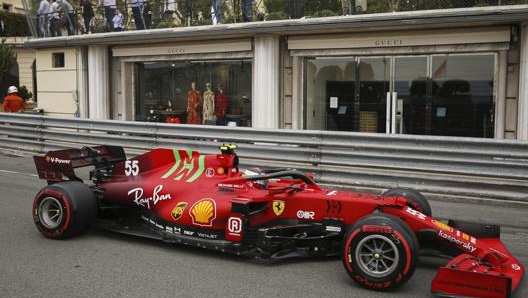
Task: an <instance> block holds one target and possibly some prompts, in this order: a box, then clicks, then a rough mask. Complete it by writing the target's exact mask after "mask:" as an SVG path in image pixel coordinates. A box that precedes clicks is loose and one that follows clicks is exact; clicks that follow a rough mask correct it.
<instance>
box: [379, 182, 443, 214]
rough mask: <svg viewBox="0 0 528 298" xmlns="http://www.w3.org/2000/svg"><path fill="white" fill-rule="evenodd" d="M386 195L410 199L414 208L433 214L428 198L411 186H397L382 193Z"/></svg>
mask: <svg viewBox="0 0 528 298" xmlns="http://www.w3.org/2000/svg"><path fill="white" fill-rule="evenodd" d="M382 195H383V196H386V197H391V196H400V197H404V198H406V199H408V200H409V201H411V202H410V204H409V207H411V208H413V209H414V210H417V211H420V212H422V213H423V214H425V215H427V216H432V215H433V211H432V209H431V205H429V202H427V199H426V198H425V197H424V196H423V195H422V194H421V193H420V192H418V191H416V190H414V189H411V188H404V187H395V188H391V189H389V190H387V191H386V192H384V193H383V194H382Z"/></svg>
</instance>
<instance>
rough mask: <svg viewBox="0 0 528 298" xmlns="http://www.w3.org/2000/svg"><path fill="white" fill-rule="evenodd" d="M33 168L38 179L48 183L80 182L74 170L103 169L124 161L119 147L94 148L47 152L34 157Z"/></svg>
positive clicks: (123, 153)
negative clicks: (93, 167)
mask: <svg viewBox="0 0 528 298" xmlns="http://www.w3.org/2000/svg"><path fill="white" fill-rule="evenodd" d="M33 159H34V161H35V166H36V167H37V172H38V175H39V178H40V179H44V180H47V181H48V182H58V181H62V180H65V178H64V177H66V178H68V179H69V180H79V181H80V180H82V179H80V178H78V177H77V176H76V175H75V171H74V169H75V168H81V167H86V166H92V165H93V166H95V167H96V168H104V167H108V166H112V165H113V164H115V163H117V162H120V161H123V160H126V155H125V151H124V150H123V147H121V146H104V145H103V146H95V147H83V148H81V149H64V150H57V151H49V152H48V153H46V155H44V156H34V157H33Z"/></svg>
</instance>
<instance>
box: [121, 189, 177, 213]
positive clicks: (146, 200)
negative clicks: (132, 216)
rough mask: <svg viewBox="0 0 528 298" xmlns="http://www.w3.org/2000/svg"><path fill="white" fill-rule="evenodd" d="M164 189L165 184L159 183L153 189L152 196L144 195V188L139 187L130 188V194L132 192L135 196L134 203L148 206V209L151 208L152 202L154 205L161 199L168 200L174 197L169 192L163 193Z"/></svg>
mask: <svg viewBox="0 0 528 298" xmlns="http://www.w3.org/2000/svg"><path fill="white" fill-rule="evenodd" d="M162 189H163V185H158V186H156V187H155V188H154V190H153V191H152V195H151V196H147V197H144V196H143V192H144V190H143V188H141V187H137V188H134V189H131V190H129V191H128V195H129V196H130V195H131V194H132V197H133V198H134V203H136V204H137V205H138V206H141V207H147V209H150V207H151V203H152V205H156V204H157V203H158V202H160V201H166V200H170V199H172V197H171V195H170V194H169V193H167V194H163V193H161V190H162Z"/></svg>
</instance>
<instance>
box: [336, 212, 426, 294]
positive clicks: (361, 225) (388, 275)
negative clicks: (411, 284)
mask: <svg viewBox="0 0 528 298" xmlns="http://www.w3.org/2000/svg"><path fill="white" fill-rule="evenodd" d="M418 250H419V244H418V240H417V239H416V235H414V233H413V232H412V230H411V229H410V228H409V227H406V223H405V222H403V221H402V220H401V219H399V218H396V217H394V216H392V215H388V214H383V213H380V214H374V215H368V216H366V217H364V218H362V219H360V220H359V221H358V222H356V223H355V224H354V225H353V226H352V227H351V228H350V229H349V230H348V232H347V233H346V235H345V237H344V238H343V245H342V252H343V255H342V261H343V265H344V266H345V270H346V271H347V273H348V274H349V275H350V277H351V278H352V280H354V281H355V282H356V283H358V284H359V285H361V286H362V287H365V288H368V289H372V290H379V291H388V290H392V289H394V288H397V287H400V286H401V285H403V284H404V283H405V282H407V280H408V279H409V278H410V277H411V276H412V274H413V273H414V270H415V269H416V264H417V261H418V255H419V251H418Z"/></svg>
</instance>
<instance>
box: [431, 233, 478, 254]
mask: <svg viewBox="0 0 528 298" xmlns="http://www.w3.org/2000/svg"><path fill="white" fill-rule="evenodd" d="M438 237H440V238H442V239H445V240H447V241H449V242H451V243H454V244H456V245H458V246H460V247H463V248H464V249H466V250H468V251H469V252H474V251H475V250H476V249H477V248H476V247H474V246H473V245H471V243H468V242H465V241H463V240H460V239H457V238H455V237H453V236H451V235H448V234H446V233H444V232H442V231H438Z"/></svg>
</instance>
